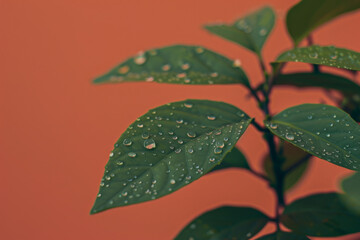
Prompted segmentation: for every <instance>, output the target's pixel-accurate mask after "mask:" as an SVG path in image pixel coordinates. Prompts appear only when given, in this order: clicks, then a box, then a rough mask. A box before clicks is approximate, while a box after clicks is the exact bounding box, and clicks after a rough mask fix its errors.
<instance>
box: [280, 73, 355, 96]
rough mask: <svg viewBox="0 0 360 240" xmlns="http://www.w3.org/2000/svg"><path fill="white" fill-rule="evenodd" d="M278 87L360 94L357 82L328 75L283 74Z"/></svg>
mask: <svg viewBox="0 0 360 240" xmlns="http://www.w3.org/2000/svg"><path fill="white" fill-rule="evenodd" d="M275 84H276V85H286V86H295V87H299V88H304V87H321V88H324V89H331V90H337V91H340V92H342V93H343V94H360V86H359V85H358V84H356V83H355V82H353V81H351V80H349V79H347V78H344V77H341V76H337V75H334V74H328V73H305V72H302V73H292V74H281V75H279V76H278V77H277V78H276V81H275Z"/></svg>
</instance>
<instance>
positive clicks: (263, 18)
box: [205, 7, 275, 55]
mask: <svg viewBox="0 0 360 240" xmlns="http://www.w3.org/2000/svg"><path fill="white" fill-rule="evenodd" d="M274 23H275V13H274V11H273V10H272V9H271V8H270V7H264V8H261V9H260V10H258V11H256V12H253V13H251V14H249V15H247V16H245V17H244V18H240V19H239V20H237V21H235V22H234V23H233V24H230V25H228V24H214V25H206V26H205V28H206V29H207V30H208V31H209V32H211V33H213V34H216V35H218V36H220V37H222V38H225V39H227V40H230V41H232V42H235V43H237V44H239V45H241V46H243V47H245V48H247V49H249V50H250V51H253V52H255V53H257V54H259V55H260V53H261V49H262V47H263V45H264V43H265V41H266V39H267V37H268V36H269V34H270V32H271V30H272V29H273V27H274Z"/></svg>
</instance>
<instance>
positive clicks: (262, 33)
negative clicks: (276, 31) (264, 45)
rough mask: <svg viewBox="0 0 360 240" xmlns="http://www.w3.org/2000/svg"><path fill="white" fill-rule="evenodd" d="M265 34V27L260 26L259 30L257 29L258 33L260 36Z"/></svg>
mask: <svg viewBox="0 0 360 240" xmlns="http://www.w3.org/2000/svg"><path fill="white" fill-rule="evenodd" d="M266 34H267V30H266V29H265V28H262V29H261V30H260V31H259V35H260V36H265V35H266Z"/></svg>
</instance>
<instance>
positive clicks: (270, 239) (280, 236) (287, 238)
mask: <svg viewBox="0 0 360 240" xmlns="http://www.w3.org/2000/svg"><path fill="white" fill-rule="evenodd" d="M307 239H309V238H307V237H306V236H303V235H299V234H297V233H293V232H275V233H272V234H269V235H265V236H263V237H261V238H258V239H257V240H307Z"/></svg>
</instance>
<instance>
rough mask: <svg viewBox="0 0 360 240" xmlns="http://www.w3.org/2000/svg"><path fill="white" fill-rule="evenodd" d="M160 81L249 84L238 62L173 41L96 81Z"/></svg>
mask: <svg viewBox="0 0 360 240" xmlns="http://www.w3.org/2000/svg"><path fill="white" fill-rule="evenodd" d="M137 81H148V82H152V81H154V82H159V83H174V84H231V83H241V84H244V85H249V82H248V79H247V77H246V75H245V73H244V71H243V70H242V69H241V67H240V66H239V64H237V62H236V61H235V62H233V61H231V60H230V59H228V58H226V57H224V56H221V55H219V54H217V53H215V52H213V51H210V50H208V49H205V48H203V47H199V46H184V45H174V46H169V47H164V48H159V49H152V50H149V51H146V52H141V53H139V54H138V55H137V56H135V57H132V58H130V59H128V60H126V61H125V62H122V63H121V64H120V65H118V66H117V67H115V68H114V69H112V70H111V71H110V72H108V73H107V74H105V75H103V76H101V77H99V78H97V79H95V80H94V83H119V82H137Z"/></svg>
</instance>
